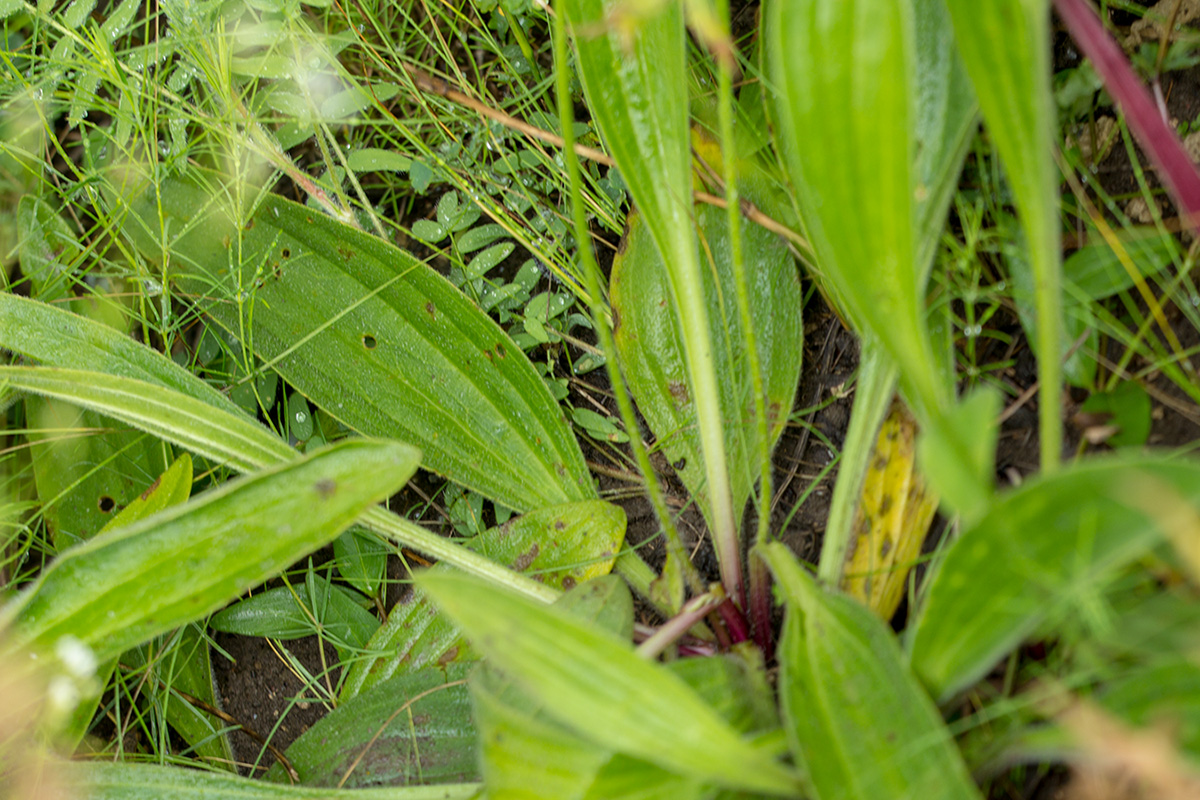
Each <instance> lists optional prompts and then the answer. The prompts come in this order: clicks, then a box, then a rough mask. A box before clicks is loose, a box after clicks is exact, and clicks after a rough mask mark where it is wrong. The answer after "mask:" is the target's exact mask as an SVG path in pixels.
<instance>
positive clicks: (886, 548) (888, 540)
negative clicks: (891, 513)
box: [879, 536, 894, 558]
mask: <svg viewBox="0 0 1200 800" xmlns="http://www.w3.org/2000/svg"><path fill="white" fill-rule="evenodd" d="M893 546H894V543H893V542H892V537H891V536H884V537H883V544H881V545H880V546H879V557H880V558H887V555H888V553H890V552H892V547H893Z"/></svg>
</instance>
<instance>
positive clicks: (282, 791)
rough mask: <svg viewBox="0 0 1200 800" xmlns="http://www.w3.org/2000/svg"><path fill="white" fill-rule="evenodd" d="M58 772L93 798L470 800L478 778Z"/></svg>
mask: <svg viewBox="0 0 1200 800" xmlns="http://www.w3.org/2000/svg"><path fill="white" fill-rule="evenodd" d="M55 769H56V770H57V773H56V777H61V778H62V779H63V780H64V782H66V784H67V785H68V786H70V787H72V788H73V789H76V790H78V791H79V792H80V794H79V795H78V796H84V797H88V798H89V800H160V798H163V797H172V798H177V799H178V800H228V799H229V798H234V797H236V798H239V799H240V800H471V798H475V797H478V792H479V789H480V787H479V784H476V783H458V784H448V783H447V784H442V785H440V786H414V787H410V788H403V789H397V788H395V787H388V788H380V789H328V788H314V787H307V786H284V785H280V784H277V783H267V782H266V781H261V780H256V779H251V778H239V777H238V776H236V775H222V774H220V773H215V772H201V771H199V770H194V769H180V768H179V767H160V766H158V765H155V764H126V763H116V764H105V763H96V762H92V763H70V762H68V763H63V764H57V765H55Z"/></svg>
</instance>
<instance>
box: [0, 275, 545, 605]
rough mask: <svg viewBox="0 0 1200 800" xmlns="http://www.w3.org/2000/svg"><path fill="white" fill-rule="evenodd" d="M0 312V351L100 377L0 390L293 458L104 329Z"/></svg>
mask: <svg viewBox="0 0 1200 800" xmlns="http://www.w3.org/2000/svg"><path fill="white" fill-rule="evenodd" d="M0 312H3V313H0V347H6V348H8V349H11V350H14V351H16V352H19V353H22V354H24V355H27V356H29V357H30V358H34V359H36V360H39V361H46V362H48V363H50V364H55V365H59V366H72V367H75V366H93V367H94V368H95V369H97V370H99V372H90V371H86V370H74V369H71V370H62V369H60V370H54V369H45V368H35V367H7V368H6V367H0V386H3V385H4V384H5V382H6V381H7V382H8V383H9V384H10V385H12V386H14V387H19V388H21V389H23V390H26V391H31V392H35V393H40V394H44V395H49V396H55V397H61V398H63V399H69V400H70V401H71V402H73V403H76V404H78V405H81V406H83V407H85V408H89V409H91V410H93V411H99V412H101V413H103V414H106V415H108V416H111V417H113V418H114V419H119V420H121V421H123V422H126V423H128V424H130V425H133V426H135V427H137V428H140V429H141V430H144V431H147V432H150V433H153V434H154V435H156V436H160V437H162V438H163V439H165V440H167V441H169V442H172V443H174V444H178V445H180V446H182V447H185V448H188V449H192V450H194V451H196V452H199V453H201V454H204V455H206V456H208V457H210V458H212V459H214V460H216V461H219V462H223V463H226V464H229V465H230V466H232V467H233V468H235V469H237V470H239V471H241V472H248V471H250V470H253V469H257V468H258V467H262V466H267V465H270V464H278V463H281V462H285V461H288V460H290V459H292V458H295V456H296V451H295V450H293V449H292V448H290V447H288V446H287V445H286V444H284V443H283V442H282V441H280V440H279V439H278V438H277V437H276V436H275V434H273V433H271V432H270V431H268V430H267V429H266V428H264V427H262V426H261V425H259V424H258V423H257V422H254V421H252V420H250V419H249V418H248V417H246V415H245V414H244V413H243V412H241V411H240V410H239V409H238V408H237V406H236V405H234V404H233V403H231V402H229V400H228V399H227V398H225V397H223V396H222V395H221V394H220V393H219V392H217V391H216V390H215V389H213V388H212V387H211V386H209V385H208V384H206V383H205V382H204V381H202V380H200V379H199V378H197V377H196V376H194V375H192V374H191V373H189V372H187V371H186V370H183V369H182V368H180V367H179V366H178V365H177V364H175V362H173V361H171V360H170V359H169V358H167V357H165V356H164V355H162V354H161V353H157V352H155V351H153V350H151V349H150V348H148V347H146V346H145V345H141V344H137V343H136V342H134V341H133V340H132V339H130V338H128V337H126V336H123V335H121V334H119V333H117V332H116V331H114V330H113V329H111V328H108V327H106V326H104V325H101V324H99V323H97V322H93V321H90V320H87V319H85V318H83V317H80V316H77V315H75V314H70V313H67V312H64V311H59V310H57V309H53V308H51V307H50V306H48V305H46V304H44V303H38V302H34V301H30V300H22V299H21V298H16V297H13V296H12V295H8V294H4V293H0ZM104 373H110V374H104ZM113 375H120V376H125V375H132V376H136V377H137V378H140V379H141V380H131V379H129V378H125V377H112V376H113ZM143 381H145V382H143ZM360 522H361V523H362V524H363V525H365V526H367V527H368V528H371V529H372V530H374V531H376V532H377V533H381V534H383V535H385V536H387V537H388V538H390V539H392V540H394V541H396V542H398V543H400V544H402V545H404V546H406V547H412V548H413V549H415V550H418V551H420V552H422V553H425V554H427V555H429V556H431V557H433V558H436V559H438V560H439V561H445V562H447V563H449V564H452V565H454V566H457V567H459V568H461V569H465V570H467V571H469V572H472V573H474V574H478V575H488V576H490V580H492V581H494V582H496V583H497V584H500V585H509V586H512V587H514V588H517V589H519V590H520V591H523V592H525V593H526V594H528V595H529V596H531V597H535V598H538V599H541V600H543V601H547V602H548V601H549V600H551V599H553V597H554V592H553V591H552V590H550V589H548V588H547V587H543V586H542V585H541V584H539V583H536V582H533V581H529V580H519V579H517V578H516V576H514V574H513V573H512V572H511V571H509V570H508V569H506V568H504V567H502V566H499V565H497V564H494V563H492V562H491V561H488V560H487V559H485V558H482V557H480V556H477V555H476V554H474V553H472V552H470V551H469V550H466V549H465V548H463V547H462V546H461V545H458V544H455V543H454V542H451V541H449V540H447V539H446V538H445V537H442V536H439V535H437V534H436V533H432V532H430V531H427V530H425V529H424V528H422V527H421V526H419V525H417V524H415V523H412V522H409V521H408V520H406V519H404V518H402V517H399V516H397V515H395V514H392V513H390V512H388V511H385V510H383V509H381V508H371V509H369V510H367V511H366V512H364V513H363V515H362V518H361V519H360Z"/></svg>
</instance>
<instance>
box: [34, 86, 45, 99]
mask: <svg viewBox="0 0 1200 800" xmlns="http://www.w3.org/2000/svg"><path fill="white" fill-rule="evenodd" d="M45 94H46V93H45V92H44V91H42V87H40V86H39V87H37V88H36V89H34V90H33V99H34V100H41V99H42V98H43V97H44V96H45Z"/></svg>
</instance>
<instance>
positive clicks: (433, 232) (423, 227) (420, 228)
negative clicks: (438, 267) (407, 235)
mask: <svg viewBox="0 0 1200 800" xmlns="http://www.w3.org/2000/svg"><path fill="white" fill-rule="evenodd" d="M412 235H413V236H415V237H417V238H418V239H420V240H421V241H423V242H425V243H426V244H437V243H438V242H440V241H441V240H442V239H445V238H446V227H445V226H444V225H442V224H440V223H437V222H434V221H433V220H431V219H419V220H417V221H416V222H414V223H413V225H412Z"/></svg>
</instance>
